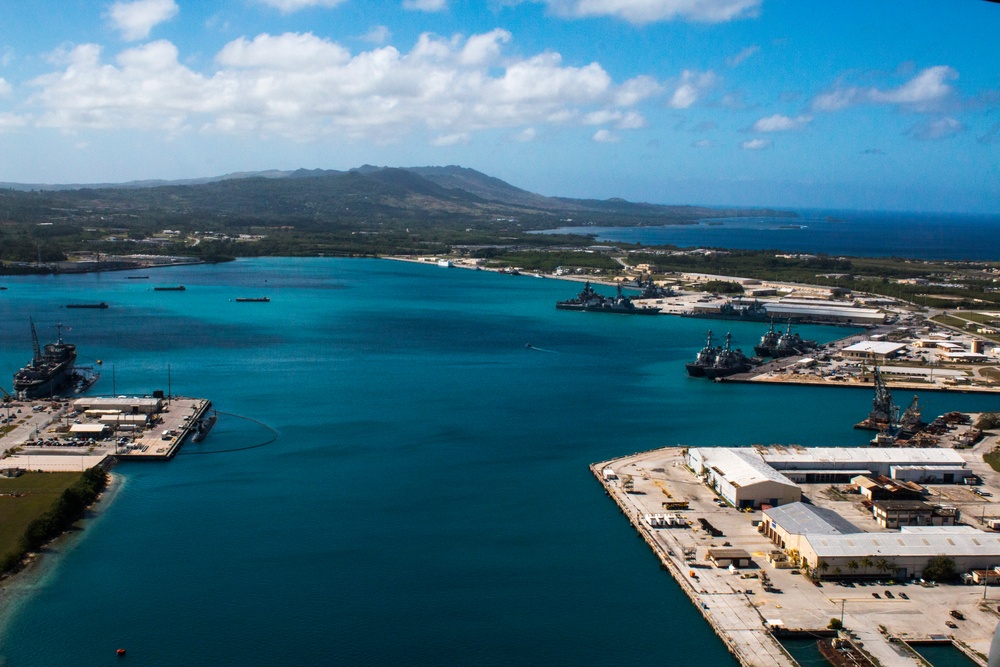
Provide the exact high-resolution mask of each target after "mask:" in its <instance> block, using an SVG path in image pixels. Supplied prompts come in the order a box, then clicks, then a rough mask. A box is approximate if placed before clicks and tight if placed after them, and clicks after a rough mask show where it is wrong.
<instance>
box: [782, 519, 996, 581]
mask: <svg viewBox="0 0 1000 667" xmlns="http://www.w3.org/2000/svg"><path fill="white" fill-rule="evenodd" d="M799 556H800V557H801V558H802V559H803V560H804V561H805V562H806V563H808V565H809V567H810V568H812V569H814V570H815V569H816V568H817V567H818V566H820V564H821V563H825V566H822V567H821V568H820V571H821V572H823V573H824V574H825V575H826V576H831V574H832V573H834V572H835V571H839V572H840V573H842V574H845V575H846V574H861V575H862V576H864V575H871V576H881V577H885V576H891V577H896V578H907V577H921V576H922V575H923V570H924V568H925V567H926V566H927V563H928V561H930V559H932V558H934V557H936V556H945V557H947V558H950V559H952V560H953V561H954V563H955V570H956V571H957V572H964V571H967V570H972V569H989V568H992V567H994V566H997V565H1000V534H997V533H984V532H982V531H977V530H972V531H965V530H961V531H956V530H954V527H953V526H946V527H941V528H932V527H928V526H924V527H922V530H918V531H913V530H910V531H900V532H892V533H860V534H856V535H804V536H803V538H802V540H801V542H800V544H799ZM863 559H865V560H866V561H869V562H871V563H872V565H870V566H868V568H864V566H862V565H861V562H862V560H863ZM880 562H881V563H882V565H883V567H882V568H881V569H879V568H878V564H879V563H880ZM865 570H867V571H865ZM832 576H834V577H837V576H840V575H839V574H832Z"/></svg>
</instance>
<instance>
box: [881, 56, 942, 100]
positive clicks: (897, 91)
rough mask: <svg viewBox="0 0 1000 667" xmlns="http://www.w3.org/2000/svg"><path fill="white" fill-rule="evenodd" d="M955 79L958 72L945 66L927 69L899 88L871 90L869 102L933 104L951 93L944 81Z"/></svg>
mask: <svg viewBox="0 0 1000 667" xmlns="http://www.w3.org/2000/svg"><path fill="white" fill-rule="evenodd" d="M957 78H958V72H956V71H955V70H953V69H952V68H951V67H948V66H947V65H938V66H937V67H928V68H927V69H925V70H923V71H922V72H920V74H917V75H916V76H915V77H913V78H912V79H910V80H909V81H907V82H906V83H904V84H903V85H902V86H900V87H899V88H893V89H891V90H885V91H882V90H877V89H873V90H872V91H871V100H872V101H873V102H883V103H887V104H911V105H921V104H926V103H929V102H934V101H936V100H940V99H942V98H943V97H946V96H947V95H949V94H950V93H951V90H952V88H951V86H949V85H948V84H947V83H945V81H953V80H955V79H957Z"/></svg>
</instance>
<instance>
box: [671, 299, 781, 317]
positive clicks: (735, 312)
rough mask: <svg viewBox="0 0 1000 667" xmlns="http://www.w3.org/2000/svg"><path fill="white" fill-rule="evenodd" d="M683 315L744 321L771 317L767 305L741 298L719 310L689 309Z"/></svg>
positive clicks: (729, 302)
mask: <svg viewBox="0 0 1000 667" xmlns="http://www.w3.org/2000/svg"><path fill="white" fill-rule="evenodd" d="M681 317H701V318H705V319H712V320H743V321H744V322H766V321H767V320H768V318H769V317H770V316H769V315H768V314H767V306H765V305H764V304H763V303H761V302H760V301H758V300H757V299H754V300H753V301H750V302H746V301H743V300H742V299H741V300H732V299H730V300H729V301H726V302H725V303H724V304H722V305H721V306H719V310H718V311H716V312H712V311H702V310H699V311H688V312H686V313H681Z"/></svg>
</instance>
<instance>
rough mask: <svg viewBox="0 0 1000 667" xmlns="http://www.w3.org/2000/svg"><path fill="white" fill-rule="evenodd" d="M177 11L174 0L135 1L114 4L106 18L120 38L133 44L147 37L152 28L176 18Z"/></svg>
mask: <svg viewBox="0 0 1000 667" xmlns="http://www.w3.org/2000/svg"><path fill="white" fill-rule="evenodd" d="M178 11H179V9H178V7H177V3H176V2H174V0H136V1H135V2H116V3H115V4H113V5H111V8H110V9H108V14H107V16H108V19H109V20H110V21H111V25H112V27H114V29H115V30H117V31H119V32H120V33H121V34H122V38H124V39H126V40H128V41H130V42H134V41H136V40H139V39H146V38H147V37H149V32H150V31H151V30H152V29H153V28H154V27H156V26H157V25H159V24H160V23H163V22H164V21H169V20H170V19H172V18H173V17H175V16H177V12H178Z"/></svg>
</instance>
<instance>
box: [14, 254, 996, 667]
mask: <svg viewBox="0 0 1000 667" xmlns="http://www.w3.org/2000/svg"><path fill="white" fill-rule="evenodd" d="M126 275H128V274H121V273H107V274H94V275H83V276H61V277H38V278H10V277H5V278H3V279H0V283H2V284H4V285H7V286H9V288H10V289H9V290H7V291H4V292H0V377H3V378H8V380H7V382H6V383H7V384H9V377H10V375H11V374H12V373H13V372H14V371H15V370H16V368H17V367H18V366H19V365H20V364H22V363H24V362H25V361H26V360H27V358H28V357H29V356H30V341H29V335H28V325H27V320H28V316H29V315H32V316H34V318H35V322H36V324H37V326H38V327H39V331H40V332H42V335H43V337H45V338H47V337H49V336H51V335H52V334H54V325H55V323H56V322H59V321H61V322H63V323H64V324H66V325H68V326H69V327H71V328H72V330H71V331H70V332H69V333H67V334H66V335H67V338H69V339H70V340H71V341H72V342H75V343H77V344H78V345H79V347H80V354H81V363H85V358H91V359H101V360H103V362H104V364H103V367H102V368H103V374H104V375H103V377H102V379H101V381H100V382H99V383H98V384H97V385H96V386H95V387H94V391H95V392H96V393H111V392H112V377H111V376H112V367H113V368H114V391H116V392H117V393H131V392H149V391H152V390H153V389H159V388H163V389H165V388H166V385H167V367H168V365H169V367H170V376H171V381H172V386H173V391H174V392H175V393H178V394H183V395H191V396H202V397H207V398H210V399H211V400H212V401H213V402H214V403H215V405H216V407H217V408H218V409H219V410H221V411H223V412H225V413H228V414H227V415H224V416H223V417H222V418H220V420H219V423H218V425H217V426H216V428H215V430H214V431H213V432H212V433H211V435H210V436H209V437H208V438H207V439H206V440H205V441H204V442H203V443H201V444H188V445H186V446H185V449H184V450H183V452H182V454H181V455H180V456H178V457H177V458H176V459H175V460H174V461H172V462H170V463H165V464H126V465H121V466H119V467H118V468H117V472H118V474H120V475H121V476H123V477H124V480H125V482H124V486H123V487H122V489H121V490H120V491H119V492H118V494H117V497H116V498H115V499H114V501H113V502H112V503H110V504H108V505H107V507H106V508H105V511H104V512H103V514H102V515H101V516H100V517H99V518H98V519H97V520H96V521H94V522H92V523H90V524H88V525H87V526H86V529H85V530H84V531H83V532H82V533H81V534H79V535H78V536H74V537H73V538H72V539H70V540H69V541H68V542H64V543H61V544H60V546H59V548H58V553H55V554H53V555H50V556H49V557H47V558H46V559H45V561H44V563H43V565H42V567H41V568H40V569H39V571H38V572H37V573H35V574H34V575H32V576H28V577H26V578H22V579H21V580H19V582H18V583H17V585H16V586H14V587H13V588H11V587H9V586H8V587H5V589H4V590H3V593H2V595H0V598H2V599H3V600H4V609H5V614H4V623H3V626H2V630H0V655H2V656H3V660H2V661H0V664H3V665H5V666H6V667H22V666H24V667H28V666H30V667H46V666H55V665H103V664H117V663H116V660H117V658H116V656H115V649H116V648H118V647H125V648H127V650H128V657H127V660H129V661H133V662H135V663H137V664H142V665H154V666H156V665H164V666H166V665H170V666H173V665H219V664H231V665H273V664H332V663H339V664H372V665H376V664H377V665H385V664H427V665H467V664H505V665H580V664H609V665H626V664H629V665H634V664H663V665H686V664H702V665H732V664H735V663H734V661H733V660H732V659H731V658H730V657H729V655H728V653H727V652H726V650H725V648H724V647H723V645H722V643H721V642H720V641H719V640H717V639H716V637H715V635H714V634H713V633H712V631H711V629H710V628H709V627H708V625H707V624H706V623H705V622H704V621H703V620H702V618H701V617H700V615H699V614H698V613H697V612H696V611H695V609H694V608H693V607H692V606H691V605H690V604H689V603H688V602H687V598H685V597H684V596H683V594H682V593H681V592H680V590H679V588H678V587H677V585H676V584H675V583H674V581H673V580H672V579H671V578H670V576H669V575H668V574H667V573H665V572H662V571H661V570H660V569H659V568H658V563H657V561H656V560H655V558H654V556H653V555H652V553H651V552H650V551H649V550H648V549H647V547H646V546H645V544H644V543H643V542H642V541H641V540H640V539H638V538H637V537H636V535H635V533H634V531H633V530H632V529H631V528H630V526H629V525H628V522H627V521H626V519H625V518H624V517H622V516H621V515H620V514H619V513H618V511H617V509H616V507H615V505H614V504H613V503H612V502H611V501H610V500H608V499H607V498H606V497H605V496H604V494H603V493H602V490H601V488H600V486H599V485H598V483H597V482H596V480H594V479H593V478H592V476H591V475H590V472H589V471H588V469H587V466H588V464H589V463H591V462H594V461H598V460H602V459H606V458H611V457H613V456H617V455H622V454H627V453H631V452H635V451H638V450H644V449H650V448H654V447H659V446H663V445H674V444H677V443H683V444H687V445H714V444H725V445H746V444H750V443H773V442H781V443H802V444H808V445H842V444H860V443H862V442H863V441H864V439H865V438H866V437H868V435H869V434H866V433H862V432H857V431H854V430H853V429H852V428H851V424H853V423H854V422H855V421H857V420H858V419H859V418H860V417H862V416H863V415H864V414H866V413H867V411H868V410H869V409H870V405H871V396H870V394H869V393H868V392H866V391H855V390H846V389H840V390H838V389H816V388H788V387H780V386H772V387H759V386H747V385H718V384H712V383H709V382H704V381H699V380H694V379H689V378H687V377H685V374H684V368H683V364H684V362H685V361H687V360H688V359H690V358H692V357H693V356H694V354H695V353H696V352H697V350H698V348H699V347H701V345H702V344H703V332H704V330H705V329H706V328H707V327H708V326H713V327H715V328H716V330H722V329H723V328H724V327H725V324H726V323H722V322H708V321H705V320H692V319H684V318H675V317H656V318H645V317H642V318H628V317H615V316H605V315H597V314H587V313H572V312H564V311H557V310H555V308H554V307H553V304H554V302H555V301H556V300H557V299H562V298H567V297H569V296H572V295H573V294H575V293H576V292H577V291H579V286H578V285H576V284H574V283H567V282H561V281H555V280H539V279H535V278H531V277H524V276H520V277H512V276H503V275H498V274H493V273H486V272H471V271H464V270H459V269H451V270H446V269H442V268H438V267H436V266H420V265H414V264H408V263H400V262H392V261H384V260H383V261H380V260H348V259H312V260H297V259H263V260H253V261H240V262H235V263H231V264H224V265H218V266H196V267H176V268H172V269H166V270H161V271H151V272H148V275H150V276H151V278H150V280H126ZM156 284H166V285H171V284H183V285H186V286H187V288H188V289H187V291H185V292H153V291H150V288H151V287H152V286H153V285H156ZM257 295H267V296H269V297H271V302H270V303H266V304H261V303H241V304H238V303H235V302H233V301H230V299H233V298H235V297H238V296H257ZM80 301H107V302H108V303H109V304H110V306H111V307H110V308H109V309H107V310H70V311H67V310H65V308H62V307H61V306H63V305H65V304H66V303H72V302H80ZM732 325H733V334H734V338H735V340H736V342H737V343H739V344H741V345H743V346H744V347H747V346H749V345H751V344H752V343H754V342H755V341H756V340H757V338H759V336H760V334H761V333H762V329H763V325H760V324H745V323H732ZM847 332H848V330H845V329H838V328H825V327H803V328H802V333H803V335H805V336H807V337H812V338H819V339H821V340H829V339H830V338H833V337H839V336H840V335H843V334H846V333H847ZM527 343H531V345H532V346H533V349H532V348H526V347H525V345H526V344H527ZM906 398H908V396H907V397H902V399H903V400H905V399H906ZM921 401H922V403H924V405H925V406H926V407H925V410H926V414H937V413H940V412H943V411H946V410H952V409H963V410H980V409H996V407H997V405H996V399H995V398H991V397H981V396H968V395H960V394H951V395H942V394H926V395H923V396H921ZM230 414H235V415H243V416H248V417H252V418H254V419H257V420H260V421H261V422H263V423H264V424H266V425H268V426H269V427H271V428H273V429H275V430H276V431H277V432H278V435H279V437H278V439H277V440H276V441H275V442H273V443H271V444H268V445H266V446H262V447H258V448H255V449H248V450H243V451H235V452H229V453H212V452H220V451H221V450H229V449H236V448H240V447H245V446H248V445H254V444H259V443H262V442H265V441H266V440H268V439H269V437H270V432H269V431H267V430H266V429H265V428H263V427H261V426H258V425H256V424H253V423H251V422H248V421H245V420H242V419H238V418H236V417H232V416H229V415H230Z"/></svg>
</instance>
